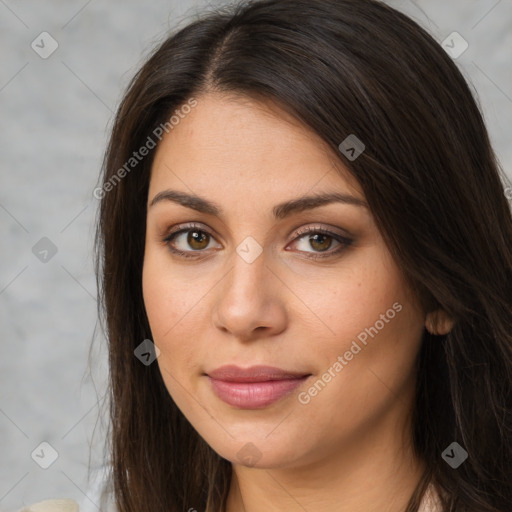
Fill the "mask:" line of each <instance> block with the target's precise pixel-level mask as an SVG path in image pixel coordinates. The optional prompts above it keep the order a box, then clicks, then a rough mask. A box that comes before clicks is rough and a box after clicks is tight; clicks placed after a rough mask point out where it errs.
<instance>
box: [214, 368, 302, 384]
mask: <svg viewBox="0 0 512 512" xmlns="http://www.w3.org/2000/svg"><path fill="white" fill-rule="evenodd" d="M207 375H208V376H210V377H212V378H213V379H218V380H223V381H225V382H265V381H269V380H286V379H299V378H302V377H305V376H307V375H311V374H309V373H307V372H296V371H290V370H283V369H282V368H276V367H274V366H263V365H259V366H251V367H249V368H240V367H239V366H236V365H226V366H221V367H219V368H216V369H215V370H212V371H211V372H207Z"/></svg>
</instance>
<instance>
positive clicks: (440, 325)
mask: <svg viewBox="0 0 512 512" xmlns="http://www.w3.org/2000/svg"><path fill="white" fill-rule="evenodd" d="M454 323H455V320H454V319H453V318H452V317H451V316H450V315H449V314H448V313H447V312H446V311H445V310H444V309H436V310H435V311H431V312H430V313H428V314H427V317H426V318H425V327H426V329H427V331H428V332H429V333H430V334H434V335H436V336H442V335H444V334H448V333H449V332H450V331H451V330H452V328H453V325H454Z"/></svg>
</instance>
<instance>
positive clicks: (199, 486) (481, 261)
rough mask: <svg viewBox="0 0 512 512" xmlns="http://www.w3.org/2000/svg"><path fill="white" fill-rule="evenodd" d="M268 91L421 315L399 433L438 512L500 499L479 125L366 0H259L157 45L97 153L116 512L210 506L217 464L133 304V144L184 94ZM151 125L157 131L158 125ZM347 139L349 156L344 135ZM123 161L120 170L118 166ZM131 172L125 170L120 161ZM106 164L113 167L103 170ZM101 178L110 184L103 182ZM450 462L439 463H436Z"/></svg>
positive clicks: (503, 462)
mask: <svg viewBox="0 0 512 512" xmlns="http://www.w3.org/2000/svg"><path fill="white" fill-rule="evenodd" d="M209 91H226V92H230V93H238V94H242V95H247V96H252V97H256V98H261V99H267V100H268V99H270V100H272V101H274V102H275V103H276V104H278V105H279V106H280V107H281V108H284V109H286V110H287V111H288V112H290V113H291V114H292V115H293V116H295V118H296V119H298V120H300V121H301V122H303V123H304V124H305V125H306V126H308V127H309V128H312V129H313V130H314V131H315V132H316V133H318V134H319V135H320V136H321V137H322V138H323V139H324V140H325V141H326V142H327V143H328V144H329V146H330V147H331V148H332V150H333V151H334V152H335V153H336V154H337V158H339V159H340V160H341V161H342V163H343V164H344V166H345V167H346V168H347V169H348V170H349V171H350V172H351V173H352V174H353V176H354V177H355V178H356V179H357V180H358V182H359V183H360V185H361V187H362V189H363V191H364V194H365V196H366V199H367V201H368V204H369V206H370V208H371V211H372V214H373V216H374V219H375V221H376V223H377V227H378V228H379V229H380V231H381V233H382V235H383V237H384V239H385V240H386V243H387V245H388V247H389V250H390V251H391V253H392V255H393V257H394V258H395V260H396V262H397V264H398V265H399V267H400V268H401V269H402V271H403V274H404V276H405V278H406V279H407V280H408V282H409V283H410V284H411V286H412V287H413V289H414V290H415V292H416V293H417V294H418V297H420V299H421V301H422V304H423V305H424V307H425V310H426V311H433V310H435V309H437V308H443V309H444V310H446V311H447V312H448V313H449V314H450V315H452V316H453V318H454V319H456V322H455V325H454V327H453V329H452V330H451V332H450V333H449V334H447V335H444V336H435V335H432V334H430V333H428V332H427V331H425V332H424V337H423V340H422V347H421V350H420V355H419V358H418V367H417V392H416V397H417V398H416V402H415V408H414V411H413V425H412V428H413V432H412V435H413V440H414V447H415V451H416V454H417V456H418V457H420V458H421V459H422V460H424V461H425V463H426V468H427V469H426V472H425V474H424V477H423V479H422V481H421V482H420V483H419V485H418V487H417V489H416V491H415V493H414V495H413V496H412V497H411V500H410V503H409V505H408V507H407V512H415V511H417V510H418V505H419V503H420V501H421V499H422V496H423V494H424V491H425V489H426V486H427V485H428V484H432V485H434V486H435V487H436V489H437V491H438V493H439V495H440V496H441V498H442V503H443V511H445V512H447V511H453V510H457V511H458V512H464V511H468V512H474V511H478V512H509V511H510V509H511V504H512V478H511V476H512V216H511V210H510V205H509V203H508V202H507V199H506V197H505V194H504V190H503V183H502V179H504V173H503V171H502V169H501V168H500V166H499V162H498V161H497V158H496V156H495V154H494V153H493V150H492V148H491V145H490V142H489V137H488V133H487V131H486V127H485V125H484V122H483V119H482V115H481V113H480V111H479V108H478V106H477V104H476V101H475V99H474V98H473V96H472V94H471V92H470V89H469V87H468V85H467V83H466V81H465V80H464V78H463V76H462V74H461V73H460V71H459V70H458V68H457V66H456V65H455V64H454V62H453V61H452V59H451V58H450V57H449V56H448V55H447V54H446V53H445V51H444V50H443V49H442V48H441V47H440V46H439V44H438V43H436V42H435V40H434V39H433V38H432V37H431V36H430V35H429V34H428V33H426V32H425V31H424V30H423V29H422V28H421V27H420V26H419V25H418V24H416V23H415V22H414V21H412V20H411V19H409V18H408V17H407V16H405V15H403V14H402V13H400V12H398V11H396V10H394V9H392V8H390V7H389V6H387V5H385V4H383V3H381V2H378V1H375V0H260V1H254V2H245V3H240V4H235V5H232V6H230V7H229V8H219V9H217V10H214V11H211V12H206V13H204V14H203V15H202V16H201V17H200V18H198V19H196V20H193V21H191V22H190V23H189V24H188V25H187V26H185V27H184V28H182V29H181V30H179V31H177V32H176V33H173V34H172V35H171V36H170V37H168V38H167V39H166V40H165V41H164V42H163V43H162V44H161V45H160V46H159V47H158V48H157V49H156V50H155V51H154V53H153V54H152V55H151V56H150V57H149V58H148V60H147V62H146V63H145V64H144V65H143V67H142V68H141V69H140V70H139V71H138V73H137V74H136V76H135V77H134V78H133V80H132V81H131V83H130V84H129V86H128V89H127V92H126V94H125V96H124V99H123V100H122V102H121V104H120V106H119V109H118V112H117V115H116V118H115V121H114V126H113V130H112V136H111V139H110V143H109V145H108V148H107V151H106V154H105V159H104V166H103V173H102V177H101V180H102V185H101V190H100V192H98V194H97V197H99V198H101V204H100V209H99V218H98V225H97V234H96V244H95V249H96V272H97V279H98V290H99V296H100V301H99V307H100V319H101V323H102V327H103V329H104V331H105V333H106V336H107V339H108V345H109V364H110V382H109V393H110V421H111V426H110V429H111V432H110V437H109V443H108V444H109V451H110V455H111V459H112V483H113V489H114V496H115V502H116V506H117V509H118V511H119V512H182V511H186V510H189V509H190V508H195V509H196V510H198V511H202V510H207V511H208V512H219V511H221V510H223V507H224V504H225V499H226V495H227V491H228V488H229V482H230V479H231V471H232V469H231V463H230V462H229V461H227V460H225V459H223V458H221V457H220V456H219V455H218V454H217V453H216V452H215V451H214V450H213V449H212V448H211V447H210V446H208V445H207V444H206V443H205V441H204V440H203V439H202V438H201V437H200V436H199V435H198V434H197V432H196V431H195V429H194V428H193V427H192V425H191V424H190V423H189V422H188V421H187V419H186V418H185V417H184V415H183V414H182V413H181V411H180V410H179V409H178V408H177V406H176V405H175V403H174V402H173V400H172V398H171V396H170V395H169V392H168V391H167V389H166V387H165V385H164V382H163V379H162V376H161V374H160V371H159V368H158V365H157V364H151V365H149V366H146V365H144V364H141V362H140V361H139V360H138V359H137V358H136V357H135V356H134V350H135V348H136V347H137V346H139V345H140V343H141V342H142V341H143V340H145V339H152V336H151V330H150V326H149V323H148V319H147V317H146V313H145V308H144V303H143V296H142V265H143V258H144V241H145V223H146V203H147V194H148V185H149V179H150V170H151V165H152V158H153V155H154V151H150V152H149V154H148V155H147V156H145V157H144V158H143V159H142V158H141V159H140V161H139V160H137V163H135V162H133V161H130V158H131V157H132V156H133V152H134V151H138V149H139V148H140V147H142V146H143V145H144V144H147V141H148V140H149V139H148V137H152V138H153V139H154V138H155V129H156V128H157V127H159V126H167V129H168V130H169V129H170V124H169V117H170V116H171V115H172V113H173V112H175V111H176V110H177V109H179V108H180V106H182V105H184V104H186V102H187V101H189V100H190V98H192V97H193V98H196V99H197V101H198V102H199V104H200V101H201V95H202V94H205V93H208V92H209ZM165 123H167V125H166V124H165ZM351 134H353V135H356V136H357V138H358V139H360V140H361V141H362V142H363V143H364V144H365V151H364V152H363V153H362V154H361V155H360V156H359V157H358V158H357V159H355V160H353V161H351V160H350V159H348V158H346V156H345V155H344V154H342V152H341V151H340V150H339V149H338V147H339V145H340V143H341V142H342V141H343V140H344V139H346V137H347V136H349V135H351ZM127 162H131V163H130V166H127ZM132 164H133V165H132ZM123 167H124V169H125V172H121V171H120V169H122V168H123ZM109 183H110V185H108V184H109ZM452 442H457V443H459V444H460V445H461V446H462V447H463V448H464V449H465V450H466V452H467V453H468V458H467V460H466V461H465V462H464V463H463V464H461V465H460V466H459V467H458V468H457V469H454V468H452V467H451V466H450V465H449V464H447V462H446V461H445V460H444V458H443V457H442V453H443V451H444V450H445V449H446V448H447V447H448V446H449V445H450V444H451V443H452Z"/></svg>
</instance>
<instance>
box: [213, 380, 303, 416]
mask: <svg viewBox="0 0 512 512" xmlns="http://www.w3.org/2000/svg"><path fill="white" fill-rule="evenodd" d="M307 378H308V375H306V376H304V377H301V378H300V379H283V380H269V381H264V382H226V381H224V380H218V379H212V378H211V377H208V379H209V381H210V383H211V385H212V388H213V391H214V393H215V394H216V395H217V396H218V397H219V398H220V399H221V400H222V401H224V402H226V403H227V404H229V405H232V406H233V407H238V408H240V409H260V408H262V407H266V406H267V405H270V404H273V403H274V402H277V401H278V400H280V399H281V398H283V397H285V396H286V395H288V394H290V393H291V392H292V391H293V390H294V389H296V388H297V387H298V386H300V385H301V384H302V383H303V382H304V381H305V380H306V379H307Z"/></svg>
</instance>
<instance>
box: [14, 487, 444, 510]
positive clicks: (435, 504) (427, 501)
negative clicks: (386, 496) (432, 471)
mask: <svg viewBox="0 0 512 512" xmlns="http://www.w3.org/2000/svg"><path fill="white" fill-rule="evenodd" d="M19 512H79V507H78V503H77V502H76V501H74V500H70V499H62V500H45V501H41V502H39V503H34V504H33V505H30V507H26V508H23V509H21V510H20V511H19ZM419 512H441V508H440V503H439V501H438V498H437V495H436V494H435V493H434V492H433V490H432V489H430V490H429V491H427V493H426V495H425V498H424V499H423V501H422V503H421V506H420V508H419Z"/></svg>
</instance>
